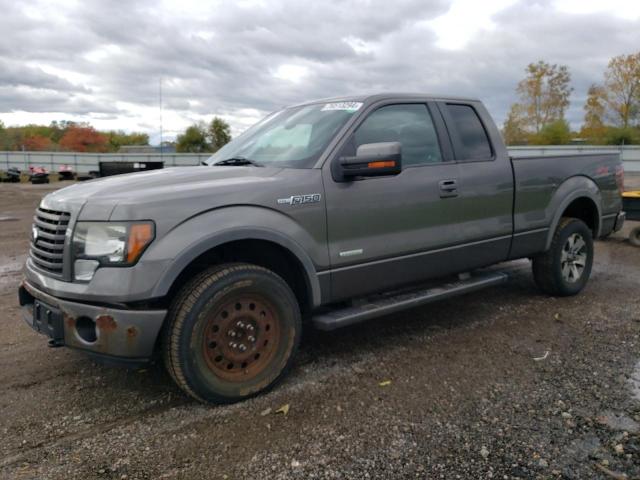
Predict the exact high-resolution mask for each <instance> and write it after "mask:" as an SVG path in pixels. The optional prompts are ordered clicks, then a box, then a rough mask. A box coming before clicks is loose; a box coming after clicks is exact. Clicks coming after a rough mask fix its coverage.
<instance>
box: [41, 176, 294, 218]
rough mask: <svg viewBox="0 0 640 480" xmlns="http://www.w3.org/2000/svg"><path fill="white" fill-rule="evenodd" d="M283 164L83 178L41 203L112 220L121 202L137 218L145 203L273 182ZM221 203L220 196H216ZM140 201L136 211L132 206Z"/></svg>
mask: <svg viewBox="0 0 640 480" xmlns="http://www.w3.org/2000/svg"><path fill="white" fill-rule="evenodd" d="M281 170H282V169H281V168H273V167H253V166H247V167H234V166H223V167H211V166H202V167H176V168H166V169H160V170H152V171H148V172H137V173H131V174H126V175H114V176H111V177H106V178H101V179H97V180H91V181H88V182H80V183H76V184H74V185H71V186H69V187H66V188H63V189H60V190H57V191H55V192H53V193H51V194H49V195H47V196H46V197H45V198H44V199H43V201H42V206H43V207H44V208H49V209H51V210H61V211H70V212H72V213H79V212H80V211H82V212H81V219H84V220H108V219H110V217H111V216H112V213H113V212H114V210H116V207H117V206H118V205H120V206H122V207H124V208H125V209H126V210H127V212H128V214H129V215H131V218H128V219H131V220H133V219H136V217H138V216H139V215H141V214H143V212H144V211H145V208H144V206H145V205H150V204H152V205H161V204H164V205H167V206H168V207H169V208H170V205H172V204H173V205H175V203H176V202H179V201H180V200H184V199H185V198H187V197H188V198H191V199H193V202H194V205H199V206H200V207H201V208H202V207H204V208H205V209H206V208H207V207H209V208H212V207H214V206H215V205H213V204H212V201H213V198H214V197H218V198H219V197H220V196H221V195H224V193H225V192H229V191H238V190H243V191H246V192H251V191H256V190H259V189H261V187H260V186H259V185H261V184H264V183H269V182H273V181H274V180H275V179H274V178H273V177H274V175H276V174H277V173H278V172H280V171H281ZM216 203H218V202H216ZM133 206H136V207H137V208H135V212H131V210H132V209H131V208H127V207H133Z"/></svg>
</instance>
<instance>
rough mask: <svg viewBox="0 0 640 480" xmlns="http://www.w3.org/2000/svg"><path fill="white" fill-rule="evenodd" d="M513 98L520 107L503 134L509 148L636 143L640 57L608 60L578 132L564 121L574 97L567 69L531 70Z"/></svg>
mask: <svg viewBox="0 0 640 480" xmlns="http://www.w3.org/2000/svg"><path fill="white" fill-rule="evenodd" d="M516 92H517V94H518V97H519V99H518V102H516V103H514V104H513V105H511V108H510V110H509V114H508V115H507V119H506V120H505V122H504V125H503V128H502V134H503V137H504V139H505V142H506V143H507V144H508V145H562V144H567V143H570V142H572V141H573V140H575V139H580V141H582V142H584V143H588V144H593V145H622V144H624V145H628V144H638V143H640V52H638V53H633V54H630V55H619V56H616V57H613V58H612V59H611V60H609V63H608V65H607V68H606V70H605V71H604V72H603V78H602V82H600V83H594V84H592V85H591V86H590V87H589V90H588V94H587V99H586V101H585V104H584V112H585V113H584V121H583V124H582V127H581V128H580V130H579V131H577V132H572V131H571V128H570V126H569V123H568V122H567V120H566V119H565V112H566V110H567V108H568V107H569V98H570V96H571V93H572V92H573V87H571V74H570V72H569V68H568V67H567V66H566V65H556V64H553V65H552V64H549V63H547V62H544V61H542V60H541V61H539V62H537V63H531V64H529V65H528V66H527V67H526V69H525V78H523V79H522V80H521V81H520V82H519V83H518V86H517V88H516Z"/></svg>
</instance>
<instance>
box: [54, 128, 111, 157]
mask: <svg viewBox="0 0 640 480" xmlns="http://www.w3.org/2000/svg"><path fill="white" fill-rule="evenodd" d="M108 141H109V140H108V138H107V137H106V136H105V135H103V134H101V133H100V132H97V131H96V130H94V129H93V127H90V126H80V125H73V126H71V127H69V128H68V129H67V131H66V132H65V134H64V135H63V136H62V138H61V139H60V147H61V148H62V149H64V150H68V151H71V152H106V151H108V150H109V147H108Z"/></svg>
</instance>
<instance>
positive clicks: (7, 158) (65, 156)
mask: <svg viewBox="0 0 640 480" xmlns="http://www.w3.org/2000/svg"><path fill="white" fill-rule="evenodd" d="M509 153H510V154H511V155H513V156H514V157H522V156H527V155H562V154H580V153H620V154H621V155H622V160H623V161H624V168H625V171H626V172H638V173H640V145H633V146H628V147H607V146H591V145H588V146H587V145H584V146H583V145H559V146H544V147H541V146H538V147H533V146H532V147H510V148H509ZM209 156H210V154H208V153H205V154H198V153H169V154H162V155H160V154H159V153H149V154H146V153H125V154H118V153H67V152H0V170H5V169H7V168H9V167H16V168H18V169H20V170H23V171H26V170H28V169H29V166H43V167H45V168H47V169H49V170H51V171H52V172H57V171H58V169H59V168H60V166H61V165H70V166H71V167H73V169H74V170H75V171H76V172H82V173H86V172H89V171H91V170H98V163H99V162H101V161H108V162H138V163H144V162H155V161H161V162H164V165H165V167H173V166H190V165H199V164H200V163H201V162H202V161H203V160H206V159H207V158H208V157H209Z"/></svg>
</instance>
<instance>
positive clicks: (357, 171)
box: [338, 142, 402, 179]
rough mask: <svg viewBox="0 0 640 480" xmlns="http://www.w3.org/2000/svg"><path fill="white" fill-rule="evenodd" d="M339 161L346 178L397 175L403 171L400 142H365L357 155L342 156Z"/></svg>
mask: <svg viewBox="0 0 640 480" xmlns="http://www.w3.org/2000/svg"><path fill="white" fill-rule="evenodd" d="M338 163H339V165H340V173H341V176H342V177H343V178H344V179H349V178H353V177H378V176H382V175H397V174H399V173H400V172H401V171H402V146H401V145H400V142H381V143H365V144H363V145H360V146H359V147H358V150H357V151H356V156H355V157H340V158H339V162H338Z"/></svg>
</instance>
